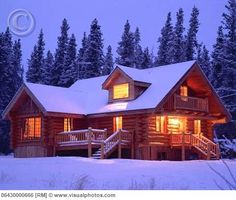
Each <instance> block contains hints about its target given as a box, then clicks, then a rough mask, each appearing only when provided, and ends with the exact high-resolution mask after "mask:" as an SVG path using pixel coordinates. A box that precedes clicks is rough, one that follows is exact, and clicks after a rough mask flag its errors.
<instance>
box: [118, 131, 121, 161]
mask: <svg viewBox="0 0 236 200" xmlns="http://www.w3.org/2000/svg"><path fill="white" fill-rule="evenodd" d="M118 137H119V144H118V158H121V129H119V133H118Z"/></svg>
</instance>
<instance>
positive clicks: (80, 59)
mask: <svg viewBox="0 0 236 200" xmlns="http://www.w3.org/2000/svg"><path fill="white" fill-rule="evenodd" d="M87 45H88V38H87V35H86V33H85V32H84V35H83V38H82V42H81V48H80V49H79V53H78V78H79V79H83V78H85V73H86V67H87V65H86V64H87V63H85V61H84V59H85V58H84V53H85V51H86V49H87Z"/></svg>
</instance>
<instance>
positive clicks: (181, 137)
mask: <svg viewBox="0 0 236 200" xmlns="http://www.w3.org/2000/svg"><path fill="white" fill-rule="evenodd" d="M170 145H171V146H193V147H195V148H196V149H197V150H198V151H200V152H201V153H202V154H203V155H204V156H205V157H206V158H207V159H208V160H209V159H211V157H215V158H216V159H219V157H220V150H219V145H218V144H215V143H214V142H212V141H211V140H209V139H208V138H206V137H205V136H203V135H202V134H199V135H197V134H170Z"/></svg>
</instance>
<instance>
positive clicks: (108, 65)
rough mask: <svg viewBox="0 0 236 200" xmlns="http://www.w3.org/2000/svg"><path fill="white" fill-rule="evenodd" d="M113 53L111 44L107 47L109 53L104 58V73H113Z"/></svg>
mask: <svg viewBox="0 0 236 200" xmlns="http://www.w3.org/2000/svg"><path fill="white" fill-rule="evenodd" d="M113 64H114V62H113V55H112V48H111V46H110V45H109V46H108V47H107V53H106V56H105V59H104V66H103V69H102V75H108V74H110V73H111V71H112V69H113Z"/></svg>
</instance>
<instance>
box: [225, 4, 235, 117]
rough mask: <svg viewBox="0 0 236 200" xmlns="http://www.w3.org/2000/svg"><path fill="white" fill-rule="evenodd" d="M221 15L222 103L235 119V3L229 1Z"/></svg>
mask: <svg viewBox="0 0 236 200" xmlns="http://www.w3.org/2000/svg"><path fill="white" fill-rule="evenodd" d="M225 7H226V11H227V12H225V13H223V21H222V22H223V25H224V27H223V28H224V30H225V43H224V54H223V64H224V68H223V74H224V76H225V78H224V80H223V83H222V89H223V90H224V92H223V93H222V94H223V95H224V98H223V100H224V102H225V104H226V105H227V107H228V108H229V109H230V111H231V112H232V115H233V117H236V106H235V102H236V95H235V92H236V78H235V77H236V53H235V52H236V1H235V0H229V1H228V4H227V5H226V6H225Z"/></svg>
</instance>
